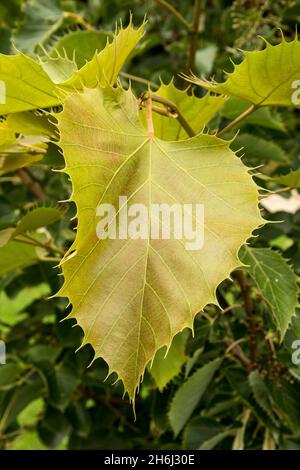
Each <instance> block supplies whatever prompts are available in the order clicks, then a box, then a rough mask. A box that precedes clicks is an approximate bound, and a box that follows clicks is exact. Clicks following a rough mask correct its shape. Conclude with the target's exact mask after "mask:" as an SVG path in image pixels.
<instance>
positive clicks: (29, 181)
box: [17, 168, 47, 200]
mask: <svg viewBox="0 0 300 470" xmlns="http://www.w3.org/2000/svg"><path fill="white" fill-rule="evenodd" d="M17 174H18V176H19V177H20V179H21V181H22V183H23V184H24V185H25V186H26V187H27V188H28V189H29V191H30V192H31V193H32V194H34V195H35V196H36V197H38V198H39V199H43V200H45V199H47V196H46V194H45V193H44V191H43V190H42V187H41V185H40V184H39V183H38V182H37V181H36V180H35V179H34V178H33V177H32V175H31V174H30V172H29V170H28V169H27V168H20V169H19V170H17Z"/></svg>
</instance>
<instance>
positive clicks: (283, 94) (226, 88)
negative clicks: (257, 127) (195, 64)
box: [187, 36, 300, 106]
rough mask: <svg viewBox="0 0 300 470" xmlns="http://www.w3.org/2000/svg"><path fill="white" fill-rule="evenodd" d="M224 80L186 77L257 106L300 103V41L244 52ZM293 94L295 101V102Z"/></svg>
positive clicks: (213, 90) (216, 91) (210, 88)
mask: <svg viewBox="0 0 300 470" xmlns="http://www.w3.org/2000/svg"><path fill="white" fill-rule="evenodd" d="M227 75H228V78H227V80H226V81H225V82H223V83H216V82H214V81H211V82H208V81H205V80H201V79H199V78H197V77H190V78H187V79H188V80H189V81H190V82H192V83H195V84H197V85H200V86H202V87H204V88H206V89H208V90H210V91H212V92H215V93H220V94H222V95H230V96H237V97H239V98H242V99H244V100H247V101H250V103H252V104H255V105H256V106H299V103H300V100H299V92H297V89H298V90H299V83H297V81H299V80H300V42H299V40H298V38H297V36H296V37H295V39H294V40H293V41H290V42H287V41H286V40H285V39H284V38H282V42H281V43H280V44H277V45H276V46H273V45H271V44H269V43H268V42H266V47H265V49H263V50H262V51H252V52H249V51H244V60H243V61H242V62H241V63H240V64H238V65H235V66H234V71H233V72H231V73H228V74H227ZM293 96H294V97H295V100H296V101H297V100H298V102H296V101H293Z"/></svg>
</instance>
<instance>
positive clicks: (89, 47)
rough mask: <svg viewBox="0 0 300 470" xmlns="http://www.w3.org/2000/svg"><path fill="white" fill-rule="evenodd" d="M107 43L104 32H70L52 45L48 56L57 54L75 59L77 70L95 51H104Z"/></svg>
mask: <svg viewBox="0 0 300 470" xmlns="http://www.w3.org/2000/svg"><path fill="white" fill-rule="evenodd" d="M106 43H107V33H106V32H104V31H84V30H82V29H81V30H78V31H71V32H70V33H69V34H65V35H64V36H61V37H60V38H59V39H58V40H57V42H55V43H54V45H53V50H51V52H50V56H54V57H55V56H56V55H57V53H59V54H60V55H63V54H64V53H66V54H67V56H68V58H69V59H70V60H72V59H73V57H74V58H75V62H76V64H77V66H78V68H81V67H82V66H83V65H85V63H86V61H89V60H91V59H92V58H93V56H94V54H95V52H96V51H98V52H99V51H101V50H102V49H104V47H105V46H106Z"/></svg>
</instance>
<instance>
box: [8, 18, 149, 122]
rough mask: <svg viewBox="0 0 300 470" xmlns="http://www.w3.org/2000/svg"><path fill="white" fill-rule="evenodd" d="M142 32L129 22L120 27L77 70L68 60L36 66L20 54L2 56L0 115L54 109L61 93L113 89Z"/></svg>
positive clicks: (60, 59)
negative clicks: (3, 96)
mask: <svg viewBox="0 0 300 470" xmlns="http://www.w3.org/2000/svg"><path fill="white" fill-rule="evenodd" d="M143 28H144V25H142V26H140V27H139V28H137V29H135V28H134V27H133V25H132V23H131V22H130V24H129V25H128V26H127V27H126V28H123V27H121V28H120V29H119V30H118V31H116V34H115V36H114V38H113V40H112V41H111V42H110V43H109V42H108V43H107V45H106V46H105V48H104V49H103V50H102V51H101V52H99V53H96V54H95V55H94V57H93V59H92V60H91V61H89V62H87V63H86V64H85V65H84V66H83V67H82V68H81V69H80V70H76V67H77V66H76V64H75V63H73V64H72V63H71V62H70V59H68V58H67V59H65V62H63V58H61V57H58V58H56V59H55V58H48V59H46V60H44V61H41V62H40V63H37V62H36V61H34V60H33V59H31V58H30V57H27V56H26V55H24V54H22V53H19V54H17V55H4V54H1V55H0V80H2V82H4V84H5V86H4V88H5V102H3V100H0V114H8V113H15V112H19V111H27V110H31V109H38V108H48V107H51V106H56V105H58V104H60V103H61V100H60V99H59V95H60V94H61V93H64V94H65V93H66V92H67V93H68V92H74V90H81V89H82V86H83V85H85V86H88V87H94V86H96V85H97V84H99V85H100V86H107V85H113V84H114V82H115V81H116V79H117V76H118V74H119V73H120V70H121V68H122V67H123V66H124V64H125V62H126V60H127V59H128V56H129V54H130V53H131V52H132V50H133V49H134V47H135V46H136V44H137V43H138V41H139V40H140V39H141V37H142V36H143ZM58 64H59V67H58V66H57V65H58ZM62 65H63V67H62ZM71 74H72V75H71ZM70 75H71V76H70ZM0 98H1V96H0Z"/></svg>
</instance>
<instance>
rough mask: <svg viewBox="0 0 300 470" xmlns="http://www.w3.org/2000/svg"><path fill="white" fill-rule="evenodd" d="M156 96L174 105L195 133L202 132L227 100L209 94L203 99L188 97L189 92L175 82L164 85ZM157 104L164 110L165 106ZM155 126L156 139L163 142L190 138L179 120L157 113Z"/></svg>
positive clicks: (154, 119) (154, 118)
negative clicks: (180, 88) (178, 86)
mask: <svg viewBox="0 0 300 470" xmlns="http://www.w3.org/2000/svg"><path fill="white" fill-rule="evenodd" d="M155 95H157V96H159V97H162V98H165V99H167V100H169V101H171V102H172V103H174V104H175V105H176V107H177V108H178V110H179V111H180V113H181V114H182V116H183V117H184V118H185V120H186V121H187V122H188V123H189V124H190V126H191V127H192V129H193V131H194V132H195V133H198V132H200V131H201V130H202V129H203V127H204V126H205V125H206V124H208V123H209V121H210V120H211V119H212V118H213V116H214V115H215V114H216V113H217V112H218V111H219V110H220V109H221V108H222V106H223V105H224V103H225V98H223V97H222V96H211V95H210V94H209V93H207V94H206V95H205V96H204V97H203V98H197V97H196V96H194V95H188V94H187V91H184V90H179V89H178V88H176V87H175V86H174V84H173V82H170V83H169V84H168V85H165V84H164V83H162V84H161V86H160V88H159V90H158V91H156V92H155ZM155 104H156V105H157V106H159V107H161V108H164V106H163V105H160V104H158V103H155ZM144 115H145V112H144ZM153 124H154V130H155V135H156V137H159V138H160V139H162V140H182V139H186V138H187V137H188V135H187V133H186V131H185V130H184V129H183V128H182V127H181V125H180V123H179V122H178V119H175V118H173V119H172V118H170V119H167V118H166V117H165V116H162V115H161V114H158V113H155V114H154V115H153Z"/></svg>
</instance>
